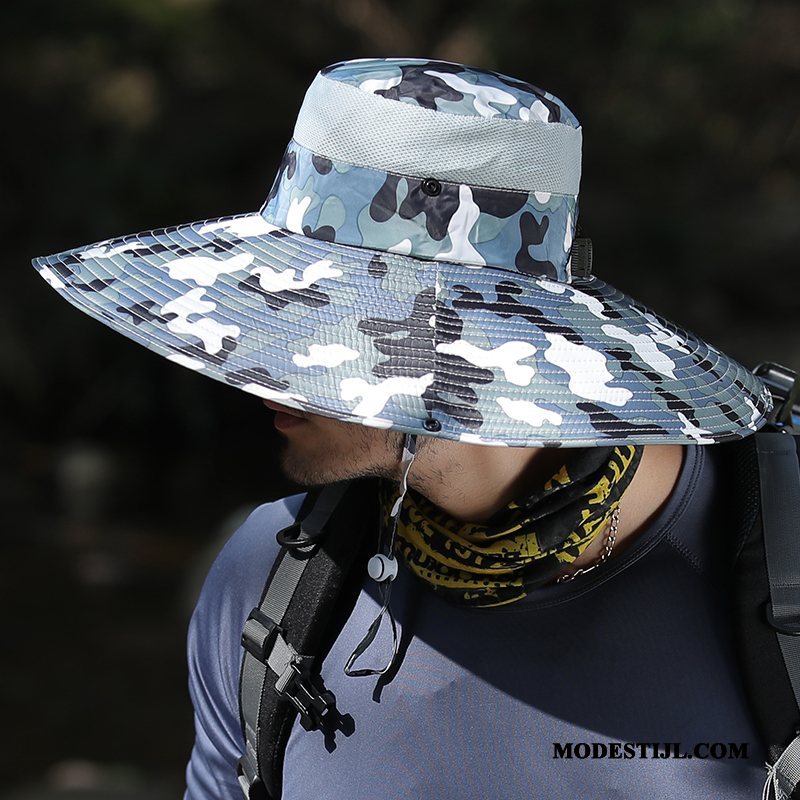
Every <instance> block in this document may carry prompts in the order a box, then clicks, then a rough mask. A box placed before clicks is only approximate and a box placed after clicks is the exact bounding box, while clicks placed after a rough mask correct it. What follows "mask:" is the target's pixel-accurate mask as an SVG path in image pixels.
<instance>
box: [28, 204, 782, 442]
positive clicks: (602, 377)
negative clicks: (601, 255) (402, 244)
mask: <svg viewBox="0 0 800 800" xmlns="http://www.w3.org/2000/svg"><path fill="white" fill-rule="evenodd" d="M34 263H35V266H36V268H37V269H38V270H39V272H40V274H41V276H42V277H43V278H44V279H45V280H47V281H48V282H49V283H50V285H51V286H52V287H53V288H55V289H56V290H57V291H58V292H59V293H61V294H62V295H63V296H64V297H65V298H66V299H67V300H69V301H70V302H72V303H73V304H75V305H76V306H77V307H78V308H80V309H81V310H83V311H85V312H87V313H89V314H90V315H92V316H94V317H96V318H97V319H99V320H100V321H102V322H104V323H106V324H107V325H109V326H110V327H112V328H114V329H115V330H118V331H119V332H121V333H123V334H125V335H126V336H128V337H130V338H131V339H134V340H135V341H138V342H140V343H141V344H143V345H145V346H146V347H148V348H150V349H152V350H155V351H156V352H158V353H161V354H162V355H164V356H166V357H167V358H169V359H170V360H171V361H174V362H176V363H178V364H181V365H182V366H185V367H188V368H190V369H194V370H197V371H200V372H202V373H203V374H206V375H209V376H210V377H213V378H216V379H218V380H222V381H225V382H226V383H228V384H231V385H233V386H236V387H238V388H240V389H243V390H244V391H246V392H250V393H251V394H254V395H257V396H258V397H263V398H268V399H272V400H275V401H276V402H279V403H282V404H284V405H287V406H290V407H293V408H298V409H302V410H304V411H307V412H311V413H318V414H322V415H324V416H328V417H334V418H337V419H341V420H346V421H349V422H357V423H360V424H362V425H368V426H374V427H382V428H393V429H395V430H399V431H406V432H410V433H418V434H422V435H426V434H428V433H429V432H430V428H426V427H424V426H423V423H424V422H426V421H428V420H430V419H433V420H436V422H438V423H439V424H440V425H441V429H440V430H439V431H438V432H437V435H438V436H439V437H442V438H446V439H456V440H461V441H464V442H472V443H483V444H495V445H509V446H559V445H564V446H591V445H607V444H612V443H625V442H627V443H638V444H647V443H658V442H666V441H669V442H688V443H700V444H706V443H712V442H716V441H723V440H726V439H730V438H737V437H740V436H742V435H746V434H747V433H749V432H750V431H752V430H755V429H756V428H757V427H758V426H759V425H760V424H761V423H762V422H763V419H764V415H765V413H766V412H767V410H768V408H769V406H770V400H769V395H768V392H767V391H766V389H765V388H764V387H763V386H762V385H761V383H760V382H759V381H758V380H757V379H756V378H755V377H754V376H753V375H752V374H751V373H750V372H748V371H747V370H746V369H744V368H743V367H741V366H739V365H738V364H736V363H735V362H734V361H732V360H730V359H729V358H727V357H726V356H724V355H723V354H721V353H720V352H719V351H718V350H716V349H714V348H713V347H711V346H710V345H707V344H705V343H704V342H703V341H702V340H700V339H698V338H697V337H695V336H693V335H692V334H690V333H688V332H686V331H682V330H680V329H679V328H677V327H675V326H674V325H672V324H671V323H669V322H667V321H666V320H663V319H661V318H659V317H658V316H656V315H655V314H654V313H653V312H651V311H649V310H648V309H646V308H645V307H643V306H641V305H640V304H638V303H636V302H634V301H633V300H631V299H630V298H629V297H626V296H625V295H624V294H622V293H621V292H619V291H617V290H616V289H614V288H613V287H611V286H609V285H608V284H606V283H604V282H602V281H601V280H599V279H597V278H592V279H590V280H588V281H586V282H583V283H580V284H577V283H576V284H573V285H568V284H565V283H559V282H555V281H550V280H548V279H545V278H538V277H534V276H525V275H520V274H513V273H510V272H503V271H499V270H488V269H479V270H476V269H472V268H470V267H468V266H465V265H461V264H448V263H446V262H440V261H424V260H421V259H413V258H410V257H408V256H401V255H397V254H394V253H380V252H377V251H374V250H366V249H363V248H355V247H347V246H344V245H337V244H335V243H327V242H321V241H317V240H314V239H309V238H308V237H304V236H301V235H298V234H294V233H287V232H286V231H283V230H281V229H278V228H274V227H272V226H270V224H269V223H267V222H266V221H265V220H264V218H263V217H262V216H261V215H259V214H251V215H244V216H238V217H229V218H223V219H220V220H214V221H210V222H206V223H194V224H192V225H187V226H181V227H176V228H166V229H162V230H158V231H152V232H150V233H144V234H139V235H136V236H128V237H124V238H122V239H112V240H109V241H106V242H101V243H99V244H96V245H92V246H90V247H87V248H82V249H77V250H72V251H68V252H66V253H62V254H60V255H55V256H50V257H48V258H43V259H36V261H35V262H34ZM428 424H429V425H430V423H428Z"/></svg>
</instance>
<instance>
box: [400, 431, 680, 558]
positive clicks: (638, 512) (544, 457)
mask: <svg viewBox="0 0 800 800" xmlns="http://www.w3.org/2000/svg"><path fill="white" fill-rule="evenodd" d="M684 450H685V447H684V446H683V445H648V446H647V447H645V448H644V452H643V454H642V458H641V461H640V463H639V467H638V469H637V470H636V474H635V475H634V476H633V479H632V480H631V483H630V485H629V486H628V488H627V489H626V490H625V492H624V494H623V495H622V499H621V501H620V518H619V528H618V531H617V540H616V544H615V547H614V552H615V553H618V552H620V551H621V550H623V549H624V547H625V544H626V542H629V540H631V539H632V538H634V537H635V536H636V535H637V534H639V533H640V532H641V531H643V530H644V529H645V528H646V527H647V525H648V524H649V523H650V521H651V520H652V519H653V518H654V517H655V515H656V514H658V512H659V511H660V510H661V508H663V506H664V504H665V503H666V502H667V500H668V499H669V496H670V494H671V493H672V490H673V488H674V487H675V484H676V482H677V480H678V475H679V474H680V470H681V465H682V463H683V454H684ZM462 452H463V456H464V457H463V458H462V457H461V455H462ZM564 460H565V453H564V451H563V450H561V449H559V448H504V447H496V448H495V447H480V448H476V447H475V446H474V445H471V446H469V447H468V448H464V449H463V451H459V450H458V449H457V448H456V449H453V448H452V447H451V448H450V449H449V450H448V461H447V462H446V463H437V460H436V459H435V458H434V462H433V466H430V465H429V466H428V467H427V468H426V469H424V470H421V471H419V472H417V473H416V475H415V474H414V470H412V473H411V476H410V483H411V485H412V486H413V488H414V489H416V490H417V491H418V492H420V493H421V494H423V495H424V496H425V497H427V498H428V500H430V501H431V502H432V503H434V504H435V505H437V506H439V508H441V509H442V510H443V511H445V512H446V513H448V514H450V515H451V516H452V517H454V518H455V519H457V520H460V521H462V522H482V521H485V520H487V519H489V518H490V517H491V516H492V515H493V514H494V513H495V512H496V511H498V510H499V509H501V508H503V507H504V506H505V505H506V504H507V503H508V502H510V501H511V500H513V499H514V498H515V497H519V496H520V495H521V494H523V493H524V492H525V489H526V488H527V487H530V486H535V485H537V484H541V483H543V482H544V481H546V480H547V479H548V478H550V477H551V476H552V475H553V474H554V473H555V472H556V471H557V470H558V468H559V466H560V465H561V464H563V463H564ZM604 538H605V537H604V536H603V535H600V536H598V537H597V539H596V540H595V541H594V542H592V544H591V545H590V546H589V547H588V548H587V549H586V550H585V551H584V552H583V553H582V554H581V556H580V558H578V559H577V560H576V561H575V562H574V568H577V567H580V566H586V565H588V564H590V563H592V562H593V561H595V560H596V559H597V557H598V556H599V554H600V551H601V550H602V547H603V540H604Z"/></svg>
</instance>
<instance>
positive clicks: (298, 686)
mask: <svg viewBox="0 0 800 800" xmlns="http://www.w3.org/2000/svg"><path fill="white" fill-rule="evenodd" d="M289 669H291V670H292V673H293V674H292V676H291V677H290V678H289V682H288V683H287V684H286V686H285V687H284V688H283V691H280V690H278V689H277V688H276V690H275V691H276V692H278V694H279V695H281V696H282V697H285V698H286V699H287V700H289V702H290V703H291V704H292V705H293V706H294V707H295V708H296V709H297V711H298V712H299V714H300V724H301V725H302V726H303V728H304V729H305V730H307V731H315V730H317V729H318V728H319V727H320V725H321V724H322V722H323V721H324V720H323V717H324V716H325V714H327V713H329V712H331V711H333V710H334V709H335V708H336V698H335V697H334V696H333V692H329V691H328V690H327V689H326V688H325V686H324V685H323V683H322V679H321V678H319V679H317V678H313V677H312V676H311V675H310V673H309V672H308V670H307V669H302V668H301V667H300V666H298V665H297V664H290V665H289Z"/></svg>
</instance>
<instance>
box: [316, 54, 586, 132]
mask: <svg viewBox="0 0 800 800" xmlns="http://www.w3.org/2000/svg"><path fill="white" fill-rule="evenodd" d="M321 74H322V75H324V76H325V77H326V78H331V79H332V80H336V81H340V82H341V83H346V84H349V85H350V86H357V87H358V88H359V89H361V90H362V91H365V92H371V93H372V94H376V95H379V96H381V97H385V98H387V99H389V100H398V101H400V102H401V103H410V104H412V105H418V106H420V107H421V108H428V109H431V110H433V111H444V112H445V113H447V114H463V115H464V116H470V117H502V118H503V119H519V120H522V121H523V122H528V121H530V120H539V121H540V122H560V123H562V124H564V125H570V126H571V127H573V128H577V127H579V125H578V120H577V119H576V118H575V115H574V114H573V113H572V112H571V111H570V110H569V109H568V108H567V106H566V105H564V103H563V102H561V100H559V99H558V98H557V97H556V96H555V95H552V94H550V93H549V92H546V91H544V90H543V89H540V88H539V87H538V86H534V85H533V84H532V83H526V82H525V81H520V80H517V79H516V78H511V77H509V76H508V75H501V74H500V73H499V72H492V71H491V70H487V69H476V68H475V67H470V66H467V65H466V64H454V63H452V62H450V61H432V60H430V59H424V58H362V59H355V60H352V61H340V62H338V63H337V64H331V66H329V67H326V68H325V69H323V70H321Z"/></svg>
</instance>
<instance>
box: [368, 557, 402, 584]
mask: <svg viewBox="0 0 800 800" xmlns="http://www.w3.org/2000/svg"><path fill="white" fill-rule="evenodd" d="M367 572H368V573H369V576H370V578H372V580H374V581H377V582H378V583H382V582H383V581H393V580H394V579H395V578H396V577H397V559H396V558H394V557H393V556H385V555H384V554H383V553H378V554H377V555H374V556H372V558H371V559H370V560H369V561H368V562H367Z"/></svg>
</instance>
